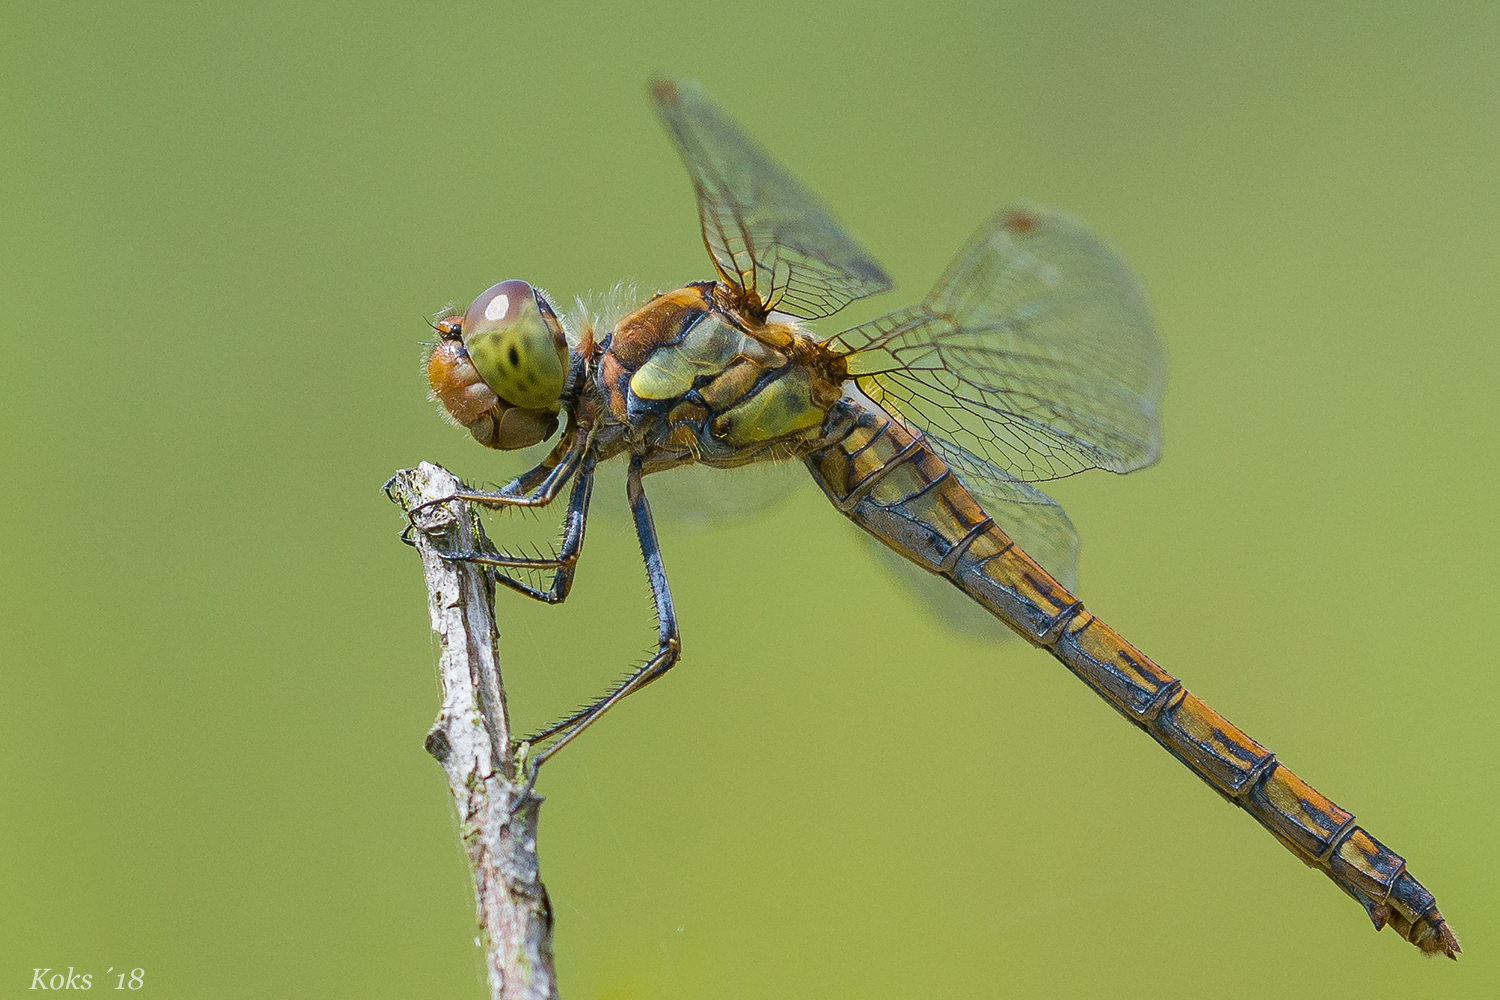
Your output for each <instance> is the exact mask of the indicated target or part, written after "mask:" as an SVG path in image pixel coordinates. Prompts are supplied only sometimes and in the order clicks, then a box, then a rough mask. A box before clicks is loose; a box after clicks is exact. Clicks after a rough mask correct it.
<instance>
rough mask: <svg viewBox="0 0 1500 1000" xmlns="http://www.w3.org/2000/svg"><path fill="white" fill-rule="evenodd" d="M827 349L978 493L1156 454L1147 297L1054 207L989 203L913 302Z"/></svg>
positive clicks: (1156, 389)
mask: <svg viewBox="0 0 1500 1000" xmlns="http://www.w3.org/2000/svg"><path fill="white" fill-rule="evenodd" d="M829 346H830V347H832V348H834V349H835V350H842V351H843V352H844V353H845V354H846V355H847V356H848V364H849V373H850V375H851V376H852V377H854V378H855V380H856V382H857V384H858V385H859V387H860V388H861V389H862V390H863V391H864V392H865V393H866V394H867V395H869V396H870V398H871V399H873V400H874V401H875V402H877V403H879V404H880V405H881V406H882V407H884V408H886V409H887V410H889V411H892V412H893V413H895V414H898V415H900V416H901V417H902V418H904V419H906V420H908V421H909V422H911V423H912V424H914V425H915V426H917V427H919V428H921V429H922V430H924V431H926V432H927V434H928V435H929V436H930V437H931V438H932V440H933V441H934V443H935V444H936V445H937V446H938V450H939V451H940V453H942V454H943V456H944V457H945V458H948V459H949V461H950V462H952V463H953V464H954V465H955V468H954V471H955V472H957V473H958V474H959V478H960V479H961V480H963V482H964V484H965V486H967V487H968V488H969V489H970V490H971V491H973V492H976V493H983V491H984V488H985V487H986V486H990V485H992V484H1003V485H998V486H993V488H995V489H997V490H999V492H1000V494H1002V498H1004V497H1006V496H1008V495H1009V494H1010V493H1013V492H1017V490H1016V487H1017V486H1019V485H1021V484H1023V483H1025V482H1041V481H1044V480H1048V479H1058V478H1061V477H1063V476H1069V475H1072V474H1073V473H1075V472H1081V471H1083V470H1085V469H1109V470H1110V471H1112V472H1130V471H1132V470H1134V469H1139V468H1141V467H1143V466H1146V465H1150V464H1151V463H1152V462H1154V461H1155V460H1156V458H1157V454H1158V452H1159V451H1160V447H1161V432H1160V425H1159V423H1158V417H1157V407H1158V405H1159V403H1160V401H1161V391H1162V384H1163V381H1164V369H1165V365H1164V362H1163V359H1162V354H1161V348H1160V346H1159V345H1158V343H1157V341H1156V336H1155V333H1154V331H1153V327H1152V323H1151V317H1150V313H1149V311H1148V309H1147V306H1146V300H1145V297H1144V295H1143V294H1142V293H1141V290H1140V287H1139V286H1138V285H1137V283H1136V281H1135V278H1134V276H1133V275H1132V274H1131V273H1130V271H1129V269H1128V268H1127V267H1126V266H1125V264H1124V263H1123V262H1122V261H1121V260H1120V259H1119V258H1118V257H1116V256H1115V254H1114V253H1113V252H1112V251H1111V250H1110V249H1109V248H1108V247H1106V246H1105V245H1104V244H1102V243H1100V242H1099V241H1098V240H1096V239H1095V238H1094V237H1093V236H1091V235H1090V234H1089V233H1088V232H1087V230H1085V229H1084V228H1083V226H1081V225H1080V224H1079V223H1077V222H1076V221H1074V220H1072V219H1070V218H1068V217H1067V216H1065V215H1062V214H1060V213H1056V212H1052V211H1048V210H1045V209H1041V208H1035V207H1029V206H1023V207H1020V208H1013V209H1008V210H1005V211H1002V212H1000V213H999V214H997V215H996V216H995V217H994V218H992V219H991V220H990V221H989V222H988V223H986V224H985V225H984V226H983V227H981V228H980V230H979V231H978V232H977V233H975V234H974V236H973V238H972V239H970V241H969V242H968V244H967V245H966V246H965V247H964V248H963V250H962V251H961V252H960V253H959V255H958V257H957V258H956V259H955V260H954V261H953V263H952V264H951V265H949V267H948V270H947V272H946V273H945V274H944V275H943V277H942V279H941V280H939V281H938V283H937V286H936V287H935V288H933V290H932V292H931V294H930V295H928V297H927V299H926V300H925V301H924V302H923V303H922V304H921V305H918V306H912V307H910V308H907V309H902V310H899V311H897V312H894V313H890V314H888V315H886V316H884V317H882V318H880V319H877V320H873V321H871V322H869V323H865V324H862V325H860V326H857V327H854V328H852V329H850V330H846V331H844V332H843V333H841V334H839V335H838V336H837V337H835V338H833V339H832V340H831V341H829ZM950 454H951V457H950ZM965 456H967V459H966V458H965ZM966 461H967V462H968V468H967V471H965V463H966ZM1002 470H1004V471H1002ZM997 474H998V475H999V476H1003V477H1004V478H1003V479H1001V478H995V476H996V475H997ZM1033 492H1034V491H1033ZM1037 496H1041V494H1037ZM1043 499H1044V500H1045V499H1046V498H1045V497H1043ZM1046 502H1047V503H1051V501H1046ZM1043 506H1044V505H1043ZM1053 506H1054V507H1055V506H1056V505H1055V504H1054V505H1053ZM1058 513H1059V514H1061V510H1060V509H1059V510H1058ZM991 515H992V516H995V514H994V512H993V511H992V512H991ZM1064 520H1066V516H1065V515H1064ZM1068 530H1069V531H1071V525H1069V526H1068ZM1024 547H1025V546H1024V545H1023V548H1024ZM1044 565H1045V564H1044ZM1050 568H1051V567H1049V569H1050Z"/></svg>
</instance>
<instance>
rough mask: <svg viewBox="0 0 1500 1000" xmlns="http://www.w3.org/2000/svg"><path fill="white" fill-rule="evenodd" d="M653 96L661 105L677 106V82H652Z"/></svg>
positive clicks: (659, 80) (661, 80)
mask: <svg viewBox="0 0 1500 1000" xmlns="http://www.w3.org/2000/svg"><path fill="white" fill-rule="evenodd" d="M651 96H652V97H654V98H656V100H657V102H658V103H660V104H676V103H677V101H678V96H677V83H676V81H674V80H664V79H658V80H652V81H651Z"/></svg>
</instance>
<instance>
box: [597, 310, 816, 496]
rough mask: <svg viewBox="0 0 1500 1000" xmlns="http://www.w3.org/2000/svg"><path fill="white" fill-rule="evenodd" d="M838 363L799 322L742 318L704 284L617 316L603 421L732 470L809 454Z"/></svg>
mask: <svg viewBox="0 0 1500 1000" xmlns="http://www.w3.org/2000/svg"><path fill="white" fill-rule="evenodd" d="M769 345H776V346H774V347H773V346H769ZM834 367H836V365H835V363H834V362H833V361H832V360H831V357H830V356H827V355H826V352H824V351H823V350H822V348H821V345H819V344H817V342H816V341H814V340H813V339H812V338H811V337H809V336H808V335H807V334H806V333H804V332H803V331H802V330H801V329H800V328H798V327H797V326H796V325H794V324H792V323H761V324H757V323H754V322H751V321H749V320H746V319H745V318H744V317H741V316H739V315H738V314H736V313H734V312H732V311H729V310H727V309H725V308H723V307H722V305H720V304H718V303H717V302H716V296H715V286H714V285H713V283H711V282H705V283H703V284H700V285H689V286H688V287H686V288H682V289H678V290H677V291H674V292H668V293H666V294H665V295H659V296H657V297H656V298H654V299H652V300H651V301H650V302H648V303H646V304H645V305H644V306H642V307H641V308H640V309H638V310H636V311H635V312H634V313H632V314H630V315H629V316H626V317H625V318H624V319H623V320H621V321H620V323H619V324H618V325H617V326H616V328H615V330H614V333H613V335H612V337H611V338H610V341H609V348H608V351H607V353H606V354H605V356H604V358H603V359H602V362H601V365H600V380H601V382H602V383H603V385H602V388H603V390H604V397H605V407H606V411H607V419H609V420H610V421H611V422H615V423H619V424H623V425H626V426H629V427H632V428H634V429H636V430H637V431H638V432H640V433H641V437H642V438H643V440H641V441H640V443H641V444H643V445H646V446H648V448H649V447H652V446H654V447H656V448H663V449H666V450H668V451H669V452H675V453H678V454H681V455H683V456H684V457H690V458H691V460H693V461H699V462H703V463H706V464H709V465H725V466H732V465H743V464H745V463H747V462H751V461H755V460H757V459H759V458H764V457H769V455H771V454H775V455H777V456H778V457H785V456H788V455H792V454H799V453H800V452H801V451H803V450H805V449H802V448H799V445H801V444H802V443H803V442H804V441H811V440H813V439H814V438H816V437H817V435H818V432H819V430H820V428H821V427H822V425H823V422H824V419H825V418H826V416H827V413H828V408H829V407H830V406H832V405H833V404H834V402H836V401H837V400H838V398H839V397H840V395H841V379H840V378H839V377H838V375H837V374H836V373H835V372H834V371H833V370H832V369H833V368H834Z"/></svg>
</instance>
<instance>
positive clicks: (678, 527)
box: [593, 461, 812, 533]
mask: <svg viewBox="0 0 1500 1000" xmlns="http://www.w3.org/2000/svg"><path fill="white" fill-rule="evenodd" d="M625 464H626V463H624V462H619V461H614V462H605V463H603V464H602V465H600V466H599V472H598V475H597V477H596V478H595V481H594V493H595V495H596V500H595V510H594V511H593V514H594V515H595V516H597V517H598V518H599V519H600V520H601V521H604V522H609V521H612V520H616V519H619V520H621V521H623V522H624V523H627V524H628V523H630V520H631V513H630V510H629V509H628V508H627V507H625V506H624V505H623V504H616V503H614V502H612V501H611V500H610V499H609V498H611V497H622V496H624V495H625ZM811 484H812V480H811V479H810V478H809V477H808V475H807V468H806V467H805V466H804V465H803V464H802V463H801V462H793V461H775V462H772V461H766V462H753V463H751V464H749V465H743V466H740V467H738V468H734V469H716V468H712V467H710V466H707V465H697V464H693V465H683V466H679V467H677V468H675V469H668V470H666V471H665V472H660V473H656V474H654V475H652V476H651V477H650V478H649V479H648V480H647V481H646V488H647V489H649V490H650V491H651V515H652V517H653V518H655V520H656V523H657V526H658V527H660V528H662V529H663V530H669V531H671V532H674V533H675V532H678V531H686V532H689V533H701V532H705V531H711V530H714V529H715V528H720V527H724V526H726V525H744V524H748V523H753V522H755V521H757V520H760V519H763V518H765V517H767V516H769V515H772V514H774V513H776V512H777V511H778V510H780V509H781V508H782V507H783V506H784V505H785V504H787V503H788V502H790V501H791V500H792V499H794V498H795V497H796V496H797V494H799V493H801V492H803V491H804V490H806V489H808V488H809V487H810V486H811ZM598 497H603V498H604V500H603V501H600V500H599V499H597V498H598Z"/></svg>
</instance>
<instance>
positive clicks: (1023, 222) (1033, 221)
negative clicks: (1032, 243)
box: [1005, 209, 1042, 234]
mask: <svg viewBox="0 0 1500 1000" xmlns="http://www.w3.org/2000/svg"><path fill="white" fill-rule="evenodd" d="M1041 224H1042V220H1041V219H1039V218H1038V217H1037V215H1036V213H1035V212H1028V211H1025V210H1024V209H1018V210H1016V211H1014V212H1009V213H1007V214H1006V216H1005V228H1006V229H1009V230H1011V231H1012V232H1015V233H1021V234H1025V233H1030V232H1034V231H1035V230H1036V228H1037V227H1038V226H1040V225H1041Z"/></svg>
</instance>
